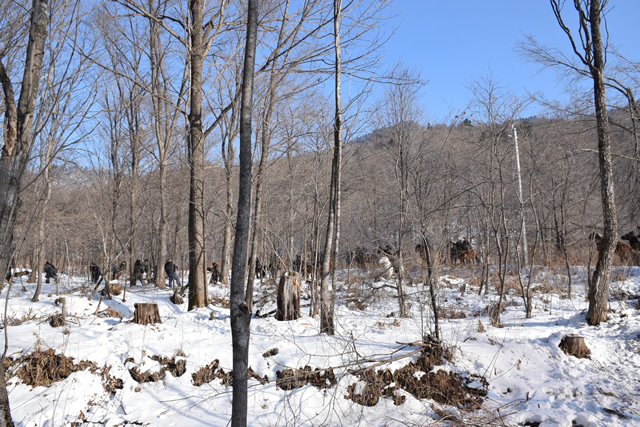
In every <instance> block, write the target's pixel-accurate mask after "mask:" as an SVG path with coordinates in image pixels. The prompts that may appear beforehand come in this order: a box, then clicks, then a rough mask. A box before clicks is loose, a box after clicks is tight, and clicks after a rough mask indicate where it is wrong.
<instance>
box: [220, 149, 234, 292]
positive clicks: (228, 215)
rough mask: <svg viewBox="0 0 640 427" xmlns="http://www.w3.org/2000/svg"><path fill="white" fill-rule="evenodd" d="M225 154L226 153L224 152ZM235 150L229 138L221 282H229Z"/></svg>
mask: <svg viewBox="0 0 640 427" xmlns="http://www.w3.org/2000/svg"><path fill="white" fill-rule="evenodd" d="M223 155H224V153H223ZM234 156H235V152H234V149H233V140H232V139H231V138H229V140H228V145H227V153H226V156H225V157H224V163H225V164H224V169H225V172H224V176H225V187H226V189H227V191H226V205H225V210H224V236H223V240H222V256H221V258H222V259H221V260H220V283H223V284H226V283H228V280H229V279H228V274H229V264H230V261H231V260H230V256H229V254H230V253H231V249H230V248H231V242H232V241H233V236H232V235H231V232H232V229H233V220H232V218H233V158H234Z"/></svg>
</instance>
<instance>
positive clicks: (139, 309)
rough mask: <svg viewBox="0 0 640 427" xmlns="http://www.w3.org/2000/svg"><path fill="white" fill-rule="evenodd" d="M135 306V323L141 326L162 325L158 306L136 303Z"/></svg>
mask: <svg viewBox="0 0 640 427" xmlns="http://www.w3.org/2000/svg"><path fill="white" fill-rule="evenodd" d="M133 306H134V307H135V311H134V312H133V322H134V323H137V324H139V325H149V324H151V325H155V324H156V323H162V320H161V319H160V310H159V309H158V304H149V303H136V304H134V305H133Z"/></svg>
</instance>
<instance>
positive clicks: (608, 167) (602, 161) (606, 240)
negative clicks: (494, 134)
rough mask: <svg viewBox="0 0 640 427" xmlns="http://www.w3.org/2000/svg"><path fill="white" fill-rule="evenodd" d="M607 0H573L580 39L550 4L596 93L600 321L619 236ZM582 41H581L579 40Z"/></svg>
mask: <svg viewBox="0 0 640 427" xmlns="http://www.w3.org/2000/svg"><path fill="white" fill-rule="evenodd" d="M607 4H608V0H584V1H583V2H580V1H578V0H574V2H573V5H574V8H575V10H576V12H577V14H578V25H579V27H578V33H579V36H580V41H579V42H578V41H577V40H576V38H575V37H574V35H573V34H572V32H571V29H570V28H569V27H568V26H567V25H566V24H565V20H564V18H563V16H562V9H563V5H564V2H561V1H559V0H551V8H552V9H553V13H554V14H555V17H556V20H557V21H558V25H560V27H561V28H562V30H563V31H564V33H565V34H566V35H567V37H568V39H569V42H570V43H571V47H572V49H573V53H574V54H575V55H576V56H577V57H578V58H579V60H580V62H581V63H582V64H583V65H584V66H585V67H586V69H587V70H588V72H589V74H590V76H591V79H592V80H593V97H594V105H595V113H596V130H597V134H598V159H599V162H598V163H599V168H600V192H601V199H602V217H603V221H604V228H603V235H602V243H601V245H600V248H601V249H600V250H599V253H598V262H597V264H596V269H595V271H594V273H593V279H592V282H591V286H590V287H589V310H588V312H587V323H588V324H589V325H593V326H595V325H599V324H600V323H601V322H604V321H606V320H607V301H608V298H609V280H610V276H611V267H612V265H613V254H614V251H615V247H616V242H617V240H618V220H617V217H616V205H615V197H614V186H613V167H612V160H611V140H610V131H609V118H608V113H607V104H606V94H605V81H604V68H605V51H604V46H603V40H602V33H601V29H600V26H601V24H602V21H603V19H604V14H605V9H606V7H607ZM578 43H579V44H578Z"/></svg>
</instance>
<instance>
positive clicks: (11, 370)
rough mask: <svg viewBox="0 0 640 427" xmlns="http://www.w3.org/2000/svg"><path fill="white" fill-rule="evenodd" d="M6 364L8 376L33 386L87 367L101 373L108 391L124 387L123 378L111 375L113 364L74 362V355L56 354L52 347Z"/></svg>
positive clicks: (67, 375) (11, 360)
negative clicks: (99, 365)
mask: <svg viewBox="0 0 640 427" xmlns="http://www.w3.org/2000/svg"><path fill="white" fill-rule="evenodd" d="M6 365H7V376H8V377H17V378H18V379H20V380H21V381H22V382H23V383H24V384H26V385H30V386H32V387H48V386H50V385H51V384H53V383H55V382H58V381H62V380H64V379H66V378H67V377H69V375H71V374H73V373H74V372H78V371H84V370H85V369H90V371H91V372H92V373H96V374H98V375H100V376H101V377H102V380H103V387H104V389H105V390H107V391H108V392H114V391H115V390H116V389H122V384H123V383H122V379H120V378H115V377H113V376H111V375H109V371H110V370H111V366H106V367H104V368H102V369H99V368H98V367H97V366H96V364H95V363H93V362H88V361H81V362H79V363H74V361H73V358H72V357H66V356H65V355H64V354H56V353H55V350H54V349H52V348H50V349H46V350H36V351H34V352H33V353H31V354H27V355H24V356H22V357H20V358H18V359H15V360H13V359H7V362H6Z"/></svg>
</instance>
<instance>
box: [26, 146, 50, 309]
mask: <svg viewBox="0 0 640 427" xmlns="http://www.w3.org/2000/svg"><path fill="white" fill-rule="evenodd" d="M52 148H53V147H52V146H51V145H50V144H48V145H47V147H46V151H45V156H44V159H43V161H44V162H45V166H44V171H43V179H44V194H43V196H42V209H41V211H40V220H39V222H38V266H37V267H36V269H35V270H36V271H37V272H38V273H39V272H41V271H42V269H43V265H44V256H43V252H44V244H45V240H46V233H45V221H46V217H47V204H48V203H49V200H51V187H52V184H51V149H52ZM31 274H32V275H34V274H35V271H33V272H32V273H31ZM41 290H42V275H41V274H38V278H37V284H36V290H35V292H34V293H33V298H31V302H36V301H39V298H40V291H41Z"/></svg>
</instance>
